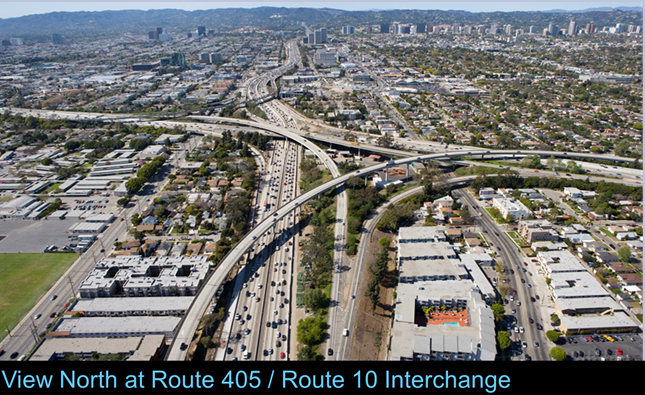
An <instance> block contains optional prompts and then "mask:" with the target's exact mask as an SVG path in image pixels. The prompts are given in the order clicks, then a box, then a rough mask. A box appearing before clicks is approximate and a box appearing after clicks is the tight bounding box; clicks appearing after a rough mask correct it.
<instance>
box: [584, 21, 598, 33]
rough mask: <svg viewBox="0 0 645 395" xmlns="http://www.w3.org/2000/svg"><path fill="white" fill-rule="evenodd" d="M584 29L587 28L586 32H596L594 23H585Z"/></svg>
mask: <svg viewBox="0 0 645 395" xmlns="http://www.w3.org/2000/svg"><path fill="white" fill-rule="evenodd" d="M585 30H587V34H593V33H595V32H596V25H595V24H594V23H587V27H586V29H585Z"/></svg>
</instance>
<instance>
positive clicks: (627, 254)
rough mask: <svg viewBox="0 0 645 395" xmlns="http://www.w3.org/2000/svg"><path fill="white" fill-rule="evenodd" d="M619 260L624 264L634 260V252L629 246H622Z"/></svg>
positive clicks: (619, 251) (619, 250)
mask: <svg viewBox="0 0 645 395" xmlns="http://www.w3.org/2000/svg"><path fill="white" fill-rule="evenodd" d="M618 258H620V260H621V261H622V262H624V263H628V262H629V260H630V259H631V258H632V250H631V249H630V248H629V247H627V246H622V247H620V248H619V249H618Z"/></svg>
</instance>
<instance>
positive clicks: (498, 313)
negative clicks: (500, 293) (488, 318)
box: [490, 303, 506, 321]
mask: <svg viewBox="0 0 645 395" xmlns="http://www.w3.org/2000/svg"><path fill="white" fill-rule="evenodd" d="M490 308H491V310H493V315H494V316H495V321H502V320H503V319H504V315H505V314H506V311H505V309H504V306H502V305H501V304H499V303H493V305H492V306H491V307H490Z"/></svg>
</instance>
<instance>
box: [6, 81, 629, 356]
mask: <svg viewBox="0 0 645 395" xmlns="http://www.w3.org/2000/svg"><path fill="white" fill-rule="evenodd" d="M272 78H274V77H272ZM267 82H268V80H260V79H259V80H258V81H257V82H256V83H255V84H249V91H250V93H249V96H251V97H253V96H254V95H261V94H266V93H267V92H266V91H263V90H262V89H263V88H261V86H262V85H263V84H264V85H266V83H267ZM263 108H265V109H266V110H267V112H272V114H273V115H272V116H271V118H272V119H273V120H276V121H278V123H280V124H282V126H274V125H270V124H266V123H259V122H256V121H250V120H240V119H233V118H224V117H205V116H193V118H195V119H197V120H200V121H202V123H187V122H186V123H185V122H177V121H149V120H143V121H142V120H141V119H140V118H139V117H137V116H133V115H132V116H131V115H127V114H126V115H123V114H121V115H119V116H114V115H112V114H89V113H81V112H78V113H73V112H62V111H47V110H28V109H16V108H12V109H9V110H10V111H12V112H14V113H21V114H23V115H25V116H26V115H35V116H39V117H43V118H47V117H62V118H68V119H100V120H102V121H114V122H128V121H130V122H134V123H142V124H149V125H162V126H170V127H172V126H181V127H183V128H185V129H186V130H188V131H190V132H193V133H198V134H208V133H214V134H217V132H216V131H215V130H214V127H213V125H212V124H211V123H215V124H227V125H240V126H247V127H252V128H255V129H259V130H264V131H266V132H270V133H273V134H277V135H280V136H283V137H285V138H286V139H288V141H290V142H287V141H285V142H284V144H285V146H284V147H283V148H282V149H283V150H284V153H280V154H279V155H282V154H285V155H286V154H288V153H289V152H294V151H298V150H295V149H294V146H293V143H296V144H298V145H300V146H304V147H306V148H307V149H308V150H309V151H311V152H313V154H314V155H316V156H317V158H318V159H319V160H320V161H321V163H323V164H325V165H326V166H327V167H328V168H329V169H330V171H331V173H332V176H333V177H334V178H333V179H332V180H331V181H329V182H327V183H325V184H323V185H321V186H319V187H317V188H315V189H313V190H311V191H309V192H307V193H305V194H303V195H301V196H296V194H295V193H294V190H297V188H295V185H296V184H295V182H296V179H295V177H291V178H290V179H289V180H287V181H285V178H284V177H285V174H288V171H287V170H285V169H286V167H285V168H281V167H280V166H278V165H277V163H278V162H282V161H286V160H289V158H287V157H279V158H272V159H271V160H272V162H271V163H269V164H267V170H266V173H265V174H268V173H271V176H268V175H267V177H270V179H266V180H265V181H266V184H265V185H263V187H264V188H265V189H264V190H262V191H259V192H258V193H259V195H258V196H265V197H264V198H260V197H259V198H258V200H257V203H258V204H257V205H256V213H255V216H256V219H257V223H256V224H254V226H253V229H252V230H251V231H250V232H249V233H248V234H247V235H246V236H245V237H244V238H243V239H241V240H240V242H239V243H238V244H237V245H235V246H234V248H233V249H232V250H231V251H230V252H229V254H228V255H227V256H226V257H225V258H224V260H223V261H222V262H221V263H220V265H219V266H218V268H217V269H216V270H215V272H214V273H213V274H212V275H211V276H210V278H209V279H208V281H207V283H206V284H205V285H204V286H203V288H202V289H201V291H200V293H199V295H198V296H197V297H196V298H195V301H194V302H193V305H192V307H191V309H190V311H189V313H188V314H187V315H186V316H185V317H184V319H183V321H182V324H181V328H180V329H179V331H178V333H177V336H176V337H175V339H174V341H173V346H172V348H171V350H170V351H169V353H168V357H167V359H169V360H183V359H185V356H186V349H185V348H184V347H182V345H183V344H186V343H190V341H191V340H192V337H193V334H194V333H195V330H196V327H197V324H198V323H199V319H200V318H201V317H202V316H203V314H204V313H205V312H206V310H207V309H208V306H209V304H210V302H211V300H212V298H213V296H214V295H215V294H216V292H217V290H218V289H219V288H220V287H221V285H222V284H223V282H224V281H226V280H227V278H228V276H229V273H230V272H231V270H233V268H234V267H235V266H236V265H237V264H240V263H244V264H245V265H246V266H247V269H246V270H248V272H247V273H245V274H244V275H243V276H245V278H247V279H250V280H252V281H247V282H245V283H242V284H241V285H240V289H238V299H237V305H236V307H237V308H236V309H235V310H234V312H233V313H232V314H231V315H230V316H231V317H236V316H237V315H238V314H239V316H240V319H237V320H234V321H235V322H233V323H232V325H231V327H230V329H229V335H230V337H229V338H228V339H229V343H230V344H229V345H227V348H226V350H227V355H226V358H230V359H232V358H240V359H261V357H265V358H266V359H279V358H280V359H281V358H286V357H287V356H288V347H287V344H286V340H287V337H286V336H288V333H289V330H288V329H287V328H288V324H284V323H285V322H287V317H288V316H289V314H288V313H285V314H281V312H282V311H287V310H288V309H289V303H288V302H289V301H290V300H292V299H293V298H292V297H291V295H289V294H288V293H287V292H288V291H287V292H285V290H288V289H289V288H290V286H285V287H284V290H280V289H279V286H276V285H268V286H267V285H266V284H272V283H273V284H283V285H285V284H284V282H283V281H282V280H283V279H284V280H287V277H288V276H287V274H288V273H290V272H291V270H292V268H291V267H288V266H286V265H287V264H292V262H293V261H294V256H293V247H291V248H290V251H287V249H289V247H286V245H289V244H288V243H289V242H291V243H292V244H293V242H292V241H291V240H290V238H291V236H292V234H293V229H292V228H291V227H293V222H294V218H295V213H296V212H297V210H298V209H299V207H301V206H302V205H303V204H305V203H306V202H307V201H309V200H310V199H312V198H315V197H317V196H319V195H320V194H322V193H324V192H326V191H328V190H330V189H333V188H339V187H342V185H343V184H344V183H345V182H346V181H347V180H348V179H349V178H351V177H364V176H367V175H369V174H371V173H373V172H375V171H380V170H382V169H386V168H389V167H396V166H401V165H406V164H410V163H412V162H414V161H430V160H441V159H448V160H451V159H458V158H461V157H464V156H468V157H473V158H482V159H483V158H485V157H493V156H495V157H499V156H505V157H511V158H513V157H515V158H517V157H521V156H526V155H540V156H542V157H550V156H554V157H559V158H565V159H573V158H576V159H583V160H584V159H604V160H612V161H622V162H633V159H632V158H621V157H615V156H607V155H600V154H582V153H567V152H554V151H534V150H531V151H522V150H520V151H510V150H482V149H480V148H474V147H460V148H461V149H458V150H454V151H449V152H437V153H431V154H425V153H419V152H411V151H403V150H397V149H392V148H383V147H378V146H375V145H370V144H361V147H362V148H363V149H365V150H370V151H374V152H380V153H383V154H386V155H397V156H401V157H403V158H401V159H396V160H390V161H387V162H385V163H381V164H378V165H375V166H372V167H368V168H364V169H359V170H356V171H355V172H353V173H350V174H345V175H343V176H341V175H340V173H339V172H338V168H337V167H336V165H335V163H334V162H333V160H332V159H331V158H330V157H329V156H328V155H327V154H326V153H325V151H324V150H322V149H321V148H319V147H318V146H317V145H316V144H314V143H313V142H312V141H311V140H310V139H309V138H307V137H306V135H305V134H304V133H302V132H300V131H298V130H294V129H293V127H294V126H295V123H293V119H292V117H291V116H288V115H286V113H285V112H280V110H279V109H277V108H273V107H271V106H268V105H265V106H263ZM310 137H311V136H310ZM313 137H314V138H317V139H318V140H319V141H320V140H322V141H326V142H329V143H333V144H336V145H339V146H347V147H353V148H356V147H355V145H353V144H351V143H350V142H348V141H345V140H344V139H342V138H339V137H336V136H334V135H326V136H325V137H320V136H313ZM404 144H405V143H404ZM412 144H415V148H416V149H418V150H419V151H421V152H424V151H426V152H427V150H434V149H437V150H439V149H441V148H442V147H441V146H437V145H436V143H434V144H430V143H427V144H426V143H425V142H418V141H414V142H413V143H412ZM276 152H277V151H276ZM292 159H293V158H292ZM291 166H292V170H295V169H297V167H298V161H295V162H292V163H291ZM274 173H275V175H274ZM273 177H280V181H279V182H278V183H277V184H276V183H275V181H274V180H273ZM285 182H286V183H288V185H285ZM285 186H287V187H288V188H289V189H288V190H285V188H283V187H285ZM267 188H268V189H267ZM272 188H273V189H275V188H277V190H272ZM272 193H277V196H279V197H278V199H277V200H278V201H277V202H276V203H277V204H276V205H275V206H274V207H272V209H271V210H270V211H264V210H263V208H262V203H266V202H263V199H264V200H268V197H269V196H272ZM339 196H340V197H339V199H338V211H337V212H338V213H339V219H340V221H338V222H337V223H336V229H335V231H336V235H337V237H338V236H339V235H340V237H339V238H338V241H337V245H340V246H342V245H343V244H344V243H343V242H344V232H345V230H346V227H345V225H344V224H345V215H346V197H345V196H344V194H343V195H339ZM464 198H465V199H466V200H468V198H467V197H465V196H464ZM483 225H484V226H485V227H486V223H485V221H484V224H483ZM276 230H279V231H281V232H284V233H282V235H280V236H278V234H276ZM118 231H119V230H118V229H117V226H111V227H110V228H109V230H108V232H109V235H108V236H109V237H107V238H108V239H111V238H112V237H114V236H113V235H114V234H115V232H118ZM278 233H280V232H278ZM290 235H291V236H290ZM285 236H286V237H285ZM501 239H502V240H501V243H500V245H502V246H504V249H503V251H500V253H501V254H502V256H504V259H507V260H508V261H509V262H515V261H517V260H518V255H519V254H518V253H517V251H516V250H515V249H514V248H513V246H507V245H506V244H508V243H509V241H508V240H505V238H501ZM285 243H286V244H285ZM505 243H506V244H505ZM260 247H263V248H260ZM271 248H274V249H276V250H275V251H271ZM504 254H505V255H504ZM245 256H246V260H245ZM342 259H343V253H342V248H335V249H334V262H335V263H337V264H339V263H340V262H341V261H342ZM81 262H83V265H85V266H87V265H89V264H91V262H92V259H91V257H90V256H89V255H86V256H85V257H84V258H82V259H81ZM262 262H263V263H262ZM263 264H264V265H266V266H262V265H263ZM283 264H284V265H285V266H284V268H283ZM270 265H272V266H270ZM263 269H264V270H263ZM271 269H275V270H273V271H272V270H271ZM275 273H277V275H278V276H277V277H276V276H275V275H274V274H275ZM280 275H285V277H281V276H280ZM240 278H242V277H240ZM77 280H78V279H77ZM288 281H290V280H288ZM244 284H246V287H244ZM261 284H262V288H257V286H258V285H261ZM64 286H65V285H64V284H62V285H61V284H59V285H57V288H61V287H64ZM252 287H256V289H255V290H254V291H251V290H250V288H252ZM517 289H518V291H519V290H521V289H522V287H517ZM261 290H262V291H261ZM276 290H277V291H278V293H275V294H274V295H271V292H272V291H273V292H275V291H276ZM283 292H285V294H284V295H283V294H282V293H283ZM519 292H523V291H519ZM338 293H339V290H338V280H337V276H335V279H334V288H333V290H332V294H333V295H338ZM252 294H255V295H252ZM519 296H520V297H521V298H522V299H526V296H525V295H519ZM335 297H336V298H338V296H335ZM258 298H259V300H258ZM271 299H273V300H271ZM280 304H282V305H283V306H282V307H280ZM283 309H284V310H283ZM275 312H278V314H275ZM334 314H336V310H335V309H332V311H331V312H330V316H331V317H330V320H329V322H330V323H333V322H336V318H334ZM525 314H528V313H523V315H522V319H523V320H526V319H527V318H529V317H528V316H524V315H525ZM283 315H284V317H283ZM249 316H250V317H251V319H248V317H249ZM271 316H273V317H271ZM269 318H273V319H269ZM278 320H279V321H278ZM240 321H245V324H246V325H245V324H242V323H240ZM250 321H253V322H252V324H253V325H249V324H250ZM526 327H527V328H530V326H526ZM281 328H284V329H281ZM529 330H530V329H529ZM330 332H331V333H330V335H331V338H332V339H338V338H340V328H337V327H336V326H334V325H332V327H331V331H330ZM262 333H264V339H263V340H262V341H261V342H260V341H257V342H256V341H252V342H249V341H247V340H246V339H251V338H254V337H255V336H256V335H257V336H260V334H262ZM278 333H279V334H278ZM250 334H253V335H254V336H249V335H250ZM531 336H533V335H531ZM278 344H280V346H278ZM242 345H244V350H242ZM271 345H274V346H271ZM544 349H545V348H538V347H535V349H533V350H531V352H532V353H533V355H535V356H540V353H541V351H542V350H544ZM229 350H230V353H229ZM278 350H280V351H278ZM265 352H266V353H265ZM283 352H285V353H287V354H286V355H285V354H282V353H283ZM340 357H341V356H338V357H337V358H340Z"/></svg>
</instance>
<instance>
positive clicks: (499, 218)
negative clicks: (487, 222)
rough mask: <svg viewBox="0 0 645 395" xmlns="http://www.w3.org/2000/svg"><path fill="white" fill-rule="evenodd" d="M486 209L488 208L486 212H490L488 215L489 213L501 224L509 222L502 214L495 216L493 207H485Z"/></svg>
mask: <svg viewBox="0 0 645 395" xmlns="http://www.w3.org/2000/svg"><path fill="white" fill-rule="evenodd" d="M485 210H486V212H487V213H488V215H489V216H490V217H491V218H492V219H494V220H495V221H496V222H497V223H498V224H500V225H505V224H507V222H506V221H505V220H504V218H502V216H501V215H498V216H494V215H493V209H492V208H490V207H489V208H485Z"/></svg>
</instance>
